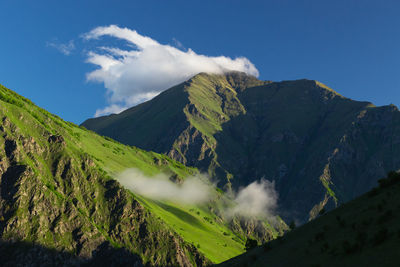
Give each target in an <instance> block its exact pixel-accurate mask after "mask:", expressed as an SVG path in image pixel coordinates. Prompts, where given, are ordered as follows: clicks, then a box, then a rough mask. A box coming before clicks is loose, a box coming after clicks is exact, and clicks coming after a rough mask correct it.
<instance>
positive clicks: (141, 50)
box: [83, 25, 258, 116]
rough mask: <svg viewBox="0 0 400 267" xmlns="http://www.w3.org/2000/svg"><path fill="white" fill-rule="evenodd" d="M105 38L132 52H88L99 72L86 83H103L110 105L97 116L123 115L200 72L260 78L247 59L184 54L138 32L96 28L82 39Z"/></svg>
mask: <svg viewBox="0 0 400 267" xmlns="http://www.w3.org/2000/svg"><path fill="white" fill-rule="evenodd" d="M103 36H109V37H113V38H117V39H120V40H123V41H125V42H127V43H128V47H129V49H121V48H118V47H110V46H100V47H98V48H97V49H96V50H95V51H93V50H92V51H89V52H88V54H87V56H88V58H87V62H88V63H91V64H94V65H96V66H98V68H97V69H95V70H94V71H92V72H90V73H88V74H87V79H88V81H93V82H101V83H104V86H105V87H106V88H107V93H108V102H109V106H107V107H105V108H104V109H101V110H97V111H96V115H95V116H101V115H105V114H109V113H111V112H120V111H122V110H123V109H126V108H128V107H130V106H133V105H135V104H138V103H141V102H143V101H146V100H149V99H151V98H152V97H154V96H155V95H157V94H159V93H160V92H162V91H164V90H166V89H168V88H170V87H172V86H174V85H176V84H179V83H181V82H183V81H186V80H187V79H189V78H191V77H192V76H194V75H196V74H197V73H200V72H209V73H216V74H222V73H224V72H227V71H242V72H245V73H247V74H250V75H254V76H258V70H257V69H256V67H255V66H254V65H253V63H251V62H250V61H249V60H248V59H247V58H245V57H238V58H235V59H232V58H230V57H225V56H218V57H210V56H206V55H199V54H197V53H195V52H194V51H193V50H191V49H190V48H189V49H187V50H186V51H184V50H181V49H179V48H176V47H173V46H171V45H164V44H160V43H159V42H157V41H156V40H153V39H152V38H150V37H147V36H143V35H140V34H139V33H137V32H136V31H135V30H131V29H128V28H120V27H118V26H116V25H110V26H106V27H97V28H95V29H93V30H92V31H90V32H88V33H86V34H84V35H83V38H84V39H86V40H99V39H100V38H101V37H103ZM175 42H176V41H175Z"/></svg>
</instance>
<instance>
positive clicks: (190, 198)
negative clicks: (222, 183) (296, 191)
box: [116, 168, 278, 219]
mask: <svg viewBox="0 0 400 267" xmlns="http://www.w3.org/2000/svg"><path fill="white" fill-rule="evenodd" d="M116 179H117V180H118V181H119V182H120V183H121V184H122V185H123V186H124V187H126V188H127V189H129V190H131V191H132V192H134V193H136V194H138V195H142V196H145V197H147V198H150V199H154V200H166V201H173V202H178V203H180V204H203V203H206V202H208V201H211V200H215V199H216V196H217V194H216V191H215V187H214V185H213V184H212V183H210V182H209V179H208V178H207V176H205V175H196V176H192V177H188V178H186V179H185V180H184V181H183V182H182V183H181V184H176V183H174V182H173V181H171V180H170V179H169V177H168V175H166V174H163V173H160V174H157V175H155V176H152V177H149V176H146V175H144V174H143V173H142V172H141V171H140V170H138V169H134V168H131V169H127V170H125V171H124V172H122V173H120V174H119V175H118V176H117V177H116ZM230 198H231V201H230V202H229V203H230V204H229V205H228V206H226V207H222V206H221V207H220V208H221V209H222V210H220V211H221V213H222V214H223V215H224V216H226V217H227V218H232V217H234V216H241V217H245V218H254V217H257V218H263V219H265V218H270V219H271V218H273V217H274V216H275V214H276V213H275V210H276V207H277V201H278V193H277V192H276V191H275V185H274V183H272V182H269V181H267V180H264V179H261V180H260V181H255V182H253V183H251V184H249V185H248V186H246V187H243V188H241V189H239V190H238V191H237V192H235V193H232V195H230Z"/></svg>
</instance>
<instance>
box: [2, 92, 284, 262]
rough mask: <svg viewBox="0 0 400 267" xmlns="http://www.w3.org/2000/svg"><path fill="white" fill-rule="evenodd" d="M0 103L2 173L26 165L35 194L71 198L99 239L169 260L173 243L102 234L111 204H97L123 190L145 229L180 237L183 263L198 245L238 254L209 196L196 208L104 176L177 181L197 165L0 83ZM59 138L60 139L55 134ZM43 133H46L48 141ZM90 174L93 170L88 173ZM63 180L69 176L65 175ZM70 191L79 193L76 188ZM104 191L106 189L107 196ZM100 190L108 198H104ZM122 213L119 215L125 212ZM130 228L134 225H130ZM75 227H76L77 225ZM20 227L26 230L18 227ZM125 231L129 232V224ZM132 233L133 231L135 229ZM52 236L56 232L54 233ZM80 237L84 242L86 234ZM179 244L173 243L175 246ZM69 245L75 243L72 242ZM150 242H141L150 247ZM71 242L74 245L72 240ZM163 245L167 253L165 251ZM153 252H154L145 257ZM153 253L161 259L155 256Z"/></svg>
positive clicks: (214, 257)
mask: <svg viewBox="0 0 400 267" xmlns="http://www.w3.org/2000/svg"><path fill="white" fill-rule="evenodd" d="M0 101H1V102H0V104H1V105H0V118H1V119H2V120H3V124H2V125H3V130H2V131H4V133H5V134H4V135H3V137H2V138H1V137H0V139H1V140H0V143H1V144H4V147H3V149H2V151H3V152H2V153H3V154H2V157H4V158H9V159H8V161H9V162H8V163H7V164H6V165H7V166H4V167H3V169H2V173H5V172H6V171H7V168H8V167H10V166H13V165H23V166H28V167H27V168H30V169H32V172H33V173H32V174H30V175H28V176H31V175H34V176H35V182H37V183H38V185H37V187H39V188H40V186H43V187H44V188H45V190H44V192H46V193H45V194H46V199H41V201H43V202H46V201H49V199H47V195H48V196H49V198H50V199H58V202H57V203H58V205H59V206H57V207H58V208H60V209H61V207H62V206H63V205H69V204H66V203H71V201H72V205H73V206H74V207H75V208H74V209H75V210H76V212H78V215H79V216H82V219H81V220H82V221H84V222H82V223H85V224H88V225H87V226H86V227H88V228H90V227H95V228H96V230H95V231H98V232H99V233H98V234H99V235H101V238H102V239H106V240H109V241H110V242H111V243H112V244H113V245H115V246H117V247H127V248H129V249H130V250H131V251H133V252H135V253H138V254H139V255H140V256H141V257H142V258H143V260H144V261H145V262H149V263H150V264H156V263H163V262H164V263H166V261H167V260H169V259H168V257H169V256H168V253H171V251H173V249H176V248H173V247H171V248H168V246H166V247H165V248H161V249H162V251H163V250H164V251H163V252H162V253H160V256H159V257H158V256H154V253H158V252H157V251H156V250H155V249H156V247H154V248H151V249H154V250H151V249H150V251H147V250H146V249H145V246H147V245H146V242H148V241H146V240H145V239H144V240H143V242H141V243H142V244H141V245H140V246H143V247H141V249H142V251H139V252H138V249H137V247H135V246H137V244H135V243H136V242H133V241H129V240H128V239H126V240H123V241H121V240H119V239H118V238H122V237H120V236H118V238H117V239H115V238H114V237H113V236H112V235H114V233H112V234H110V232H112V231H113V230H112V229H114V228H115V227H116V225H115V224H116V222H110V221H108V220H110V219H109V218H108V217H112V216H113V214H112V213H113V212H114V211H113V209H112V208H111V207H110V209H107V208H103V206H107V205H111V203H110V204H106V202H108V201H109V200H108V197H115V196H114V195H115V194H117V192H123V193H121V194H122V195H123V196H124V198H127V199H129V201H128V202H129V203H130V202H132V203H136V201H137V203H138V204H137V205H139V206H140V207H144V208H145V209H144V210H145V211H146V214H148V215H147V216H148V219H147V220H154V222H152V223H151V224H150V223H148V222H146V223H148V225H150V226H149V227H151V228H152V229H153V230H152V231H158V228H160V229H161V230H160V231H161V232H163V231H164V232H171V233H173V234H172V237H173V238H174V239H176V240H180V241H179V242H183V243H182V244H185V246H188V248H187V249H186V250H185V249H184V250H183V251H184V252H185V253H186V254H185V257H186V258H188V260H189V261H192V264H193V262H195V261H196V257H198V258H199V259H201V256H198V254H197V251H200V252H201V253H203V254H204V255H205V257H207V258H208V259H209V260H211V261H212V262H215V263H218V262H222V261H224V260H226V259H229V258H231V257H233V256H236V255H239V254H241V253H243V251H244V250H243V249H244V240H245V238H246V235H249V233H244V231H243V230H242V229H237V228H235V229H236V230H235V231H234V232H233V231H232V230H231V227H230V225H229V221H228V220H226V219H224V218H223V216H221V215H219V216H217V215H216V211H218V205H219V204H218V203H217V202H210V203H208V204H205V205H202V206H184V205H178V204H174V203H165V202H157V201H151V200H148V199H145V198H143V197H139V196H133V195H132V194H127V193H126V192H125V191H124V190H122V189H121V188H120V186H119V185H118V184H117V183H114V182H112V180H111V177H114V176H115V175H116V174H118V173H119V172H121V171H123V170H125V169H127V168H137V169H139V170H141V171H142V172H143V173H144V174H146V175H148V176H152V175H155V174H157V173H160V172H163V173H165V174H167V175H171V176H174V177H176V178H178V179H184V178H185V177H186V176H188V175H193V174H196V173H198V170H197V169H194V168H188V167H185V166H184V165H183V164H181V163H179V162H177V161H174V160H171V159H170V158H169V157H167V156H165V155H162V154H158V153H154V152H147V151H144V150H141V149H139V148H136V147H130V146H126V145H122V144H120V143H118V142H116V141H114V140H112V139H110V138H108V137H102V136H99V135H98V134H96V133H94V132H92V131H89V130H86V129H85V128H83V127H78V126H76V125H74V124H72V123H69V122H65V121H63V120H62V119H60V118H58V117H57V116H54V115H52V114H50V113H48V112H47V111H45V110H43V109H41V108H39V107H37V106H35V105H34V104H33V103H32V102H30V101H29V100H28V99H25V98H23V97H21V96H19V95H17V94H15V93H14V92H12V91H10V90H8V89H6V88H4V87H1V88H0ZM59 136H60V139H59V140H58V139H57V138H58V137H59ZM51 138H54V141H53V140H52V139H51ZM7 140H10V142H11V141H12V142H15V150H16V151H17V152H18V153H17V152H16V153H17V154H18V158H17V159H15V160H14V159H11V158H12V157H11V156H10V155H7V153H8V152H7V149H9V148H8V147H9V146H10V145H7V144H8V141H7ZM12 146H14V145H12ZM12 146H11V147H12ZM10 157H11V158H10ZM92 169H93V170H92ZM92 172H94V173H95V174H92ZM67 173H71V174H70V176H71V177H70V178H68V179H65V177H66V175H67ZM3 175H4V174H3ZM91 176H95V177H96V179H95V180H94V181H92V180H90V177H91ZM85 177H86V178H85ZM71 179H73V180H74V182H72V181H70V180H71ZM3 180H4V179H3ZM81 180H82V181H81ZM17 184H18V188H21V187H22V185H20V184H19V183H17ZM104 187H106V188H104ZM108 187H109V188H108ZM114 187H115V188H114ZM35 188H36V186H35ZM116 188H118V190H117V189H116ZM16 190H18V189H16ZM35 190H38V189H35ZM120 190H122V191H120ZM109 191H110V192H109ZM35 192H36V191H33V192H29V193H27V192H24V191H21V192H19V193H18V194H21V195H22V194H23V195H28V196H29V194H35ZM77 192H80V193H79V194H78V193H77ZM108 192H109V193H108ZM108 194H111V195H110V196H109V195H108ZM105 195H107V196H108V197H105ZM117 195H118V194H117ZM218 195H219V196H220V198H225V197H224V196H223V195H221V193H218ZM26 201H27V203H28V202H29V199H26ZM113 201H116V202H115V204H113V205H117V204H118V201H117V200H113ZM17 203H18V204H17ZM139 203H140V204H139ZM10 205H11V204H10ZM12 205H21V204H20V202H16V203H13V204H12ZM12 205H11V206H12ZM42 208H43V207H42ZM119 209H121V207H119ZM4 212H6V211H4ZM21 212H22V213H21V214H19V213H18V212H17V211H15V212H14V213H13V215H12V216H9V218H7V219H4V222H3V223H4V227H6V225H8V224H9V223H10V221H12V220H13V218H20V217H19V216H21V215H23V216H25V217H29V218H31V217H32V215H31V214H30V213H31V211H29V210H24V211H21ZM59 212H60V213H61V215H59V216H63V215H62V214H63V212H61V211H59ZM124 212H129V208H124ZM93 214H96V216H97V217H98V218H96V217H94V218H93V216H94V215H93ZM78 215H77V216H78ZM122 215H124V216H127V215H126V214H125V213H123V214H121V216H122ZM0 219H1V218H0ZM64 219H65V221H63V222H59V221H57V220H59V218H58V217H57V218H55V219H54V220H55V222H54V223H56V224H61V223H65V224H68V223H69V222H68V220H69V218H67V217H65V218H64ZM97 220H100V221H97ZM120 220H123V218H118V219H116V221H118V223H120ZM89 224H90V225H92V226H90V225H89ZM39 225H40V227H44V225H42V223H39ZM21 227H22V226H21ZM35 227H36V226H35ZM111 228H112V229H111ZM134 228H140V227H136V226H135V227H134ZM285 228H286V226H285V224H284V223H283V222H282V223H281V224H280V226H278V227H277V230H275V228H274V227H271V226H269V225H267V226H265V227H264V230H263V231H266V234H268V238H275V237H277V236H278V235H279V234H281V233H282V231H283V230H284V229H285ZM79 229H82V227H81V228H79ZM36 230H37V229H36ZM36 230H35V228H34V229H31V230H29V231H33V232H35V231H36ZM24 231H28V230H26V229H25V230H24ZM41 231H42V232H41V233H40V234H41V235H43V237H41V238H39V239H38V242H39V243H40V244H42V245H45V246H49V247H54V246H55V247H56V248H62V249H66V250H73V249H72V248H70V247H68V248H65V247H64V246H66V245H67V243H68V242H69V241H65V242H67V243H63V242H64V241H62V242H61V241H60V242H58V241H57V242H55V243H56V244H57V245H54V243H53V242H52V241H51V236H53V238H55V237H54V236H56V235H57V234H56V231H55V230H54V231H50V232H48V231H46V230H43V229H41ZM82 231H83V230H82ZM126 231H127V232H128V233H129V230H126ZM135 231H138V229H137V230H135ZM137 234H139V233H137ZM15 235H16V233H15V231H14V230H12V231H11V230H10V232H9V234H5V233H3V235H2V237H3V238H4V237H7V238H13V237H14V236H15ZM118 235H119V234H118ZM124 235H125V233H124ZM250 235H251V233H250ZM128 236H129V234H128ZM36 238H37V233H36V232H35V234H34V235H33V236H31V234H28V233H25V234H23V235H22V236H21V238H20V239H21V240H25V241H29V240H31V241H32V240H34V239H36ZM57 238H63V237H62V236H59V237H57ZM87 239H88V240H89V237H88V238H87ZM88 242H89V241H88ZM152 242H154V243H155V244H156V243H157V242H160V241H158V240H156V239H155V238H154V240H152V241H151V242H150V244H151V243H152ZM165 242H168V238H166V240H165ZM177 242H178V241H177ZM179 242H178V244H180V243H179ZM76 243H77V244H78V243H79V242H76ZM160 243H161V244H160V246H162V245H163V242H160ZM150 244H149V245H148V246H150V247H151V245H150ZM182 244H180V246H183V245H182ZM76 246H78V247H79V245H76ZM90 249H92V248H90V247H89V248H88V251H86V252H85V253H86V254H87V253H90V251H89V250H90ZM168 249H170V250H171V251H168ZM191 250H193V252H191ZM75 253H78V254H79V253H83V252H81V251H75ZM152 253H153V254H152ZM191 253H193V255H192V254H191ZM196 255H197V256H196ZM153 256H154V258H152V257H153ZM160 257H163V258H162V259H158V258H160ZM170 257H171V260H172V263H174V261H173V259H174V257H175V256H170ZM176 260H177V259H176ZM201 262H202V261H200V263H201ZM203 262H205V261H203Z"/></svg>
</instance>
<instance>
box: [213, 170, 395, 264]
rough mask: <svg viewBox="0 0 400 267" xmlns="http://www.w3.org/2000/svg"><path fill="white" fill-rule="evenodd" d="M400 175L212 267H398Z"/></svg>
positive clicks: (391, 175) (393, 175) (383, 181)
mask: <svg viewBox="0 0 400 267" xmlns="http://www.w3.org/2000/svg"><path fill="white" fill-rule="evenodd" d="M399 214H400V175H399V174H395V173H391V174H389V178H388V179H385V180H382V183H381V186H380V188H378V189H373V190H372V191H370V192H368V193H367V194H365V195H363V196H361V197H359V198H357V199H355V200H353V201H351V202H349V203H346V204H343V205H342V206H340V207H338V208H337V209H335V210H333V211H332V212H329V213H327V214H324V215H321V216H320V217H318V218H317V219H315V220H313V221H311V222H309V223H307V224H305V225H303V226H301V227H299V228H297V229H295V230H294V231H291V232H290V233H288V234H286V235H285V236H283V237H282V238H280V239H279V240H274V241H272V242H269V243H266V244H264V245H263V246H260V247H257V248H254V249H252V250H250V251H249V252H247V253H245V254H243V255H240V256H238V257H236V258H233V259H231V260H229V261H227V262H225V263H223V264H221V265H218V266H221V267H223V266H229V267H234V266H248V267H253V266H254V267H256V266H271V267H275V266H279V267H291V266H299V267H302V266H321V267H322V266H387V267H391V266H393V267H395V266H399V265H400V259H399V243H400V225H399V222H400V215H399Z"/></svg>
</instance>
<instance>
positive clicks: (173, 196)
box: [117, 169, 213, 204]
mask: <svg viewBox="0 0 400 267" xmlns="http://www.w3.org/2000/svg"><path fill="white" fill-rule="evenodd" d="M117 180H118V181H119V182H120V183H121V184H122V185H123V186H124V187H126V188H127V189H129V190H131V191H132V192H134V193H136V194H138V195H141V196H145V197H147V198H150V199H154V200H167V201H175V202H178V203H181V204H201V203H204V202H207V201H208V200H210V198H211V197H212V192H213V190H212V187H211V185H209V184H207V183H206V182H205V181H204V180H202V177H201V176H196V177H188V178H186V179H185V180H184V181H183V182H182V184H176V183H174V182H172V181H171V180H169V179H168V176H167V175H165V174H163V173H160V174H157V175H155V176H153V177H148V176H145V175H144V174H143V173H142V172H141V171H139V170H137V169H127V170H125V171H124V172H122V173H121V174H119V175H118V176H117Z"/></svg>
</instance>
